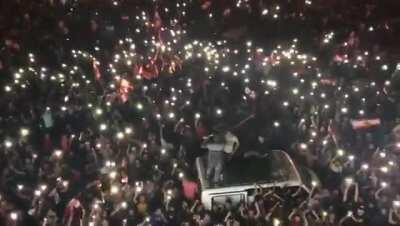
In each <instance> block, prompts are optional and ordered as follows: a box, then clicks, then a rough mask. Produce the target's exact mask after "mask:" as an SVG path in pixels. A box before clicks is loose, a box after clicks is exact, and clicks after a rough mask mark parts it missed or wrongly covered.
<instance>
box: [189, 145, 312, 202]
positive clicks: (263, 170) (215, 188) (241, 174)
mask: <svg viewBox="0 0 400 226" xmlns="http://www.w3.org/2000/svg"><path fill="white" fill-rule="evenodd" d="M206 164H207V158H206V157H205V156H203V157H199V158H197V159H196V168H197V173H198V176H199V180H200V184H201V201H202V203H203V204H204V206H205V207H206V208H207V209H211V208H212V206H213V205H214V204H223V203H225V202H226V201H227V200H228V199H229V200H230V201H231V202H232V203H234V204H236V203H239V202H251V201H252V200H254V196H255V192H254V190H255V187H254V184H258V185H259V186H261V187H263V188H268V187H274V186H276V187H284V186H285V187H297V188H299V187H301V188H303V189H304V190H305V191H307V192H310V190H311V188H312V181H318V178H317V177H316V176H315V174H314V173H313V172H312V171H310V170H308V169H306V168H304V167H299V166H296V165H295V163H294V162H293V160H292V159H291V158H290V156H289V155H288V154H287V153H286V152H284V151H280V150H274V151H271V152H269V153H268V154H266V155H259V154H257V153H255V152H248V153H245V154H244V155H243V156H241V157H239V158H233V159H232V160H230V161H227V162H226V163H225V166H224V170H223V179H222V182H221V183H219V184H218V185H211V184H210V183H209V181H208V180H207V175H206V170H207V167H206V166H207V165H206Z"/></svg>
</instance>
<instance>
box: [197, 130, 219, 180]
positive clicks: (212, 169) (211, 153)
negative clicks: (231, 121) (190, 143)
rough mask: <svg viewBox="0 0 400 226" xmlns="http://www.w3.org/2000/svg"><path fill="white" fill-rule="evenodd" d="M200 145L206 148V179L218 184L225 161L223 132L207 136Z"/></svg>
mask: <svg viewBox="0 0 400 226" xmlns="http://www.w3.org/2000/svg"><path fill="white" fill-rule="evenodd" d="M202 147H203V148H207V149H208V160H207V179H208V180H209V181H211V182H212V183H214V184H218V183H220V181H221V174H222V170H223V166H224V162H225V156H224V147H225V135H224V133H223V132H218V133H217V134H215V135H211V136H209V137H207V138H206V139H205V140H204V141H203V144H202Z"/></svg>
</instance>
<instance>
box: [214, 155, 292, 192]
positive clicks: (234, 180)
mask: <svg viewBox="0 0 400 226" xmlns="http://www.w3.org/2000/svg"><path fill="white" fill-rule="evenodd" d="M297 175H298V174H297V173H296V169H295V167H294V166H293V164H292V162H291V161H290V160H289V159H288V157H287V156H286V155H285V154H283V153H282V152H278V151H272V152H271V153H269V154H268V155H263V156H261V155H257V154H251V155H247V156H246V155H245V156H241V157H239V158H233V159H232V160H230V161H228V162H226V164H225V167H224V170H223V180H222V181H221V183H219V184H218V186H215V185H214V186H213V187H214V188H217V187H229V186H238V185H248V184H254V183H258V184H261V183H274V182H284V181H299V180H300V178H298V176H297Z"/></svg>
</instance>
